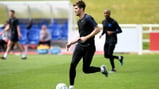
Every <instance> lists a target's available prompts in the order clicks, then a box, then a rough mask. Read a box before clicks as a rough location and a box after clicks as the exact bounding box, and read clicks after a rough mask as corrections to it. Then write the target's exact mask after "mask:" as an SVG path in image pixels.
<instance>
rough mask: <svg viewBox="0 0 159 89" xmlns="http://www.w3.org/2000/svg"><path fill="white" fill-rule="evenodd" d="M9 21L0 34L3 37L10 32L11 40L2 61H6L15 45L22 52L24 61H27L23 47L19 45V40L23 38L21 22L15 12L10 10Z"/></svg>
mask: <svg viewBox="0 0 159 89" xmlns="http://www.w3.org/2000/svg"><path fill="white" fill-rule="evenodd" d="M9 17H10V18H9V20H8V24H7V25H6V27H5V28H4V30H3V31H2V32H0V35H2V34H3V33H4V32H6V31H7V30H10V39H9V42H8V44H7V49H6V51H5V53H4V55H3V57H2V59H6V58H7V56H8V53H9V52H10V50H11V48H12V46H13V45H14V44H15V45H16V46H17V47H18V48H19V49H20V51H21V53H22V59H26V54H25V52H24V49H23V47H22V46H21V45H20V44H19V42H18V40H19V38H21V37H22V36H21V33H20V26H19V20H18V19H17V18H16V17H15V11H14V10H10V11H9Z"/></svg>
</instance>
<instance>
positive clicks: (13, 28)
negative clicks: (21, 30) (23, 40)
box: [8, 18, 19, 39]
mask: <svg viewBox="0 0 159 89" xmlns="http://www.w3.org/2000/svg"><path fill="white" fill-rule="evenodd" d="M8 23H9V26H10V31H11V38H12V37H14V38H15V37H16V38H17V39H18V31H17V26H18V25H19V21H18V19H16V18H10V19H9V21H8Z"/></svg>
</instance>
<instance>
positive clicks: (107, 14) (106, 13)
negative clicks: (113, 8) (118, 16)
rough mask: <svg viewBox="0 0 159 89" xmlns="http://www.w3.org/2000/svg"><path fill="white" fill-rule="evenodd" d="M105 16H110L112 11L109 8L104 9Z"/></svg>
mask: <svg viewBox="0 0 159 89" xmlns="http://www.w3.org/2000/svg"><path fill="white" fill-rule="evenodd" d="M104 17H105V18H109V17H110V11H109V10H105V11H104Z"/></svg>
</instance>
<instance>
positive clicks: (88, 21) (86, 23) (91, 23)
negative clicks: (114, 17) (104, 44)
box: [78, 14, 97, 45]
mask: <svg viewBox="0 0 159 89" xmlns="http://www.w3.org/2000/svg"><path fill="white" fill-rule="evenodd" d="M96 26H97V23H96V22H95V20H94V18H93V17H92V16H90V15H88V14H85V15H84V17H83V18H82V19H79V20H78V28H79V34H80V37H82V36H86V35H88V34H90V33H91V32H92V31H93V30H94V28H95V27H96ZM79 43H80V44H83V45H85V44H94V37H91V38H90V39H88V40H87V41H86V42H84V43H82V42H81V41H79Z"/></svg>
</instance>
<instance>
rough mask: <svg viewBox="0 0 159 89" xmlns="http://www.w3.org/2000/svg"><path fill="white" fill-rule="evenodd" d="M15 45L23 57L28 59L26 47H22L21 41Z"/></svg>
mask: <svg viewBox="0 0 159 89" xmlns="http://www.w3.org/2000/svg"><path fill="white" fill-rule="evenodd" d="M15 45H16V46H17V47H18V48H19V49H20V51H21V54H22V59H26V53H25V51H24V48H23V47H22V45H21V44H19V42H16V43H15Z"/></svg>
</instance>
